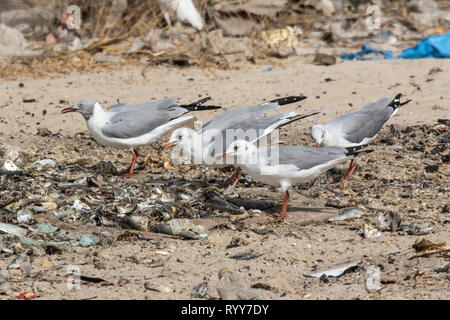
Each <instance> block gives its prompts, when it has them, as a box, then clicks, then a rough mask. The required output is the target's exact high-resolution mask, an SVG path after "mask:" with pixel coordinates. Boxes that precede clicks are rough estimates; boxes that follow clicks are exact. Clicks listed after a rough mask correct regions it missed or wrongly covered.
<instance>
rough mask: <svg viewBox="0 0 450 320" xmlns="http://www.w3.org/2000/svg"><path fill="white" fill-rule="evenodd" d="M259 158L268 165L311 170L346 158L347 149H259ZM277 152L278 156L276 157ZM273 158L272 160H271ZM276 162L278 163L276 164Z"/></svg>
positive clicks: (299, 147) (284, 147) (290, 147)
mask: <svg viewBox="0 0 450 320" xmlns="http://www.w3.org/2000/svg"><path fill="white" fill-rule="evenodd" d="M259 152H260V153H262V154H261V156H262V157H264V158H266V159H268V164H269V165H276V164H283V165H289V164H292V165H295V166H296V167H297V168H298V169H300V170H307V169H311V168H313V167H315V166H318V165H321V164H325V163H328V162H331V161H335V160H339V159H342V161H344V160H345V159H346V158H347V149H346V148H341V147H323V148H308V147H302V146H277V147H267V148H260V149H259ZM276 152H278V156H276ZM272 157H273V159H272ZM277 161H278V163H276V162H277Z"/></svg>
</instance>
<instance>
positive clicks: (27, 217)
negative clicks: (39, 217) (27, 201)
mask: <svg viewBox="0 0 450 320" xmlns="http://www.w3.org/2000/svg"><path fill="white" fill-rule="evenodd" d="M34 221H35V220H34V218H33V212H31V210H30V209H28V208H25V209H22V210H19V211H17V222H18V223H23V224H33V223H34Z"/></svg>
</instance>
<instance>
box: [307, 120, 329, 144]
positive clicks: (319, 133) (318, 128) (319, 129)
mask: <svg viewBox="0 0 450 320" xmlns="http://www.w3.org/2000/svg"><path fill="white" fill-rule="evenodd" d="M326 134H327V130H326V129H325V127H324V126H323V124H316V125H314V126H313V127H312V128H311V136H312V137H313V139H314V140H316V147H320V145H321V144H322V142H323V140H324V139H325V136H326Z"/></svg>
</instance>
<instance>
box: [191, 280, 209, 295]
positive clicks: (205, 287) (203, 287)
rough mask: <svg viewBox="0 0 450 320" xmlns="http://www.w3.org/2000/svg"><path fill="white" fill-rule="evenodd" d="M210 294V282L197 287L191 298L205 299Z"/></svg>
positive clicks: (193, 290)
mask: <svg viewBox="0 0 450 320" xmlns="http://www.w3.org/2000/svg"><path fill="white" fill-rule="evenodd" d="M207 292H208V282H202V283H200V284H199V285H198V286H195V287H194V288H193V289H192V292H191V297H192V298H203V297H204V296H205V295H206V293H207Z"/></svg>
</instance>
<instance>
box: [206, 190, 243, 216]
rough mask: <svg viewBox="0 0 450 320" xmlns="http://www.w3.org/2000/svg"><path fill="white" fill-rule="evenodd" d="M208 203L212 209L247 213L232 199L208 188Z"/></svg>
mask: <svg viewBox="0 0 450 320" xmlns="http://www.w3.org/2000/svg"><path fill="white" fill-rule="evenodd" d="M205 198H206V201H205V202H206V204H207V205H208V206H209V207H211V208H212V209H218V210H222V211H228V212H233V213H245V211H244V210H242V209H241V208H240V207H238V206H237V205H235V204H234V203H233V202H232V201H234V200H232V201H228V200H226V199H223V198H222V197H221V196H220V195H219V194H218V193H217V192H215V191H213V190H210V189H207V190H206V191H205Z"/></svg>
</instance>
